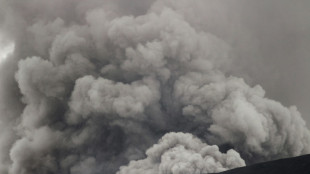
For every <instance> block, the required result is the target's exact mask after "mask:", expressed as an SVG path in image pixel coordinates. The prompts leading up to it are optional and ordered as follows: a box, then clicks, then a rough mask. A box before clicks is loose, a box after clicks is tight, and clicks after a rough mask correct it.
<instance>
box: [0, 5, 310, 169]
mask: <svg viewBox="0 0 310 174" xmlns="http://www.w3.org/2000/svg"><path fill="white" fill-rule="evenodd" d="M0 2H1V10H0V11H1V12H0V15H1V18H0V22H1V25H2V26H3V27H2V28H1V29H2V30H3V32H4V33H6V34H7V35H8V36H9V37H11V39H12V40H14V42H15V51H14V53H13V54H12V55H10V56H9V57H8V58H7V59H6V60H5V61H4V62H3V63H2V65H1V68H0V71H1V72H0V80H1V87H0V96H1V98H0V113H1V118H0V125H1V126H0V129H1V131H0V132H1V133H0V150H1V153H0V161H1V165H0V172H1V173H9V174H36V173H38V174H39V173H40V174H50V173H59V174H67V173H68V174H69V173H70V174H99V173H118V174H125V173H154V174H155V173H161V174H166V173H167V174H168V173H173V174H181V173H188V174H191V173H199V172H203V173H209V172H219V171H224V170H227V169H231V168H235V167H240V166H244V165H245V162H247V163H254V162H259V161H264V160H270V159H277V158H282V157H289V156H296V155H300V154H305V153H309V152H310V132H309V130H308V129H307V128H306V126H305V122H304V121H303V119H302V118H301V116H300V114H299V112H298V111H297V109H296V108H295V107H289V108H286V107H284V106H282V105H281V104H280V103H278V102H276V101H273V100H270V99H267V98H265V97H264V95H265V92H264V90H263V89H262V88H261V87H260V86H254V87H250V86H249V85H247V84H246V83H245V82H244V80H243V79H241V78H237V77H234V76H230V75H227V74H225V72H226V71H225V68H227V67H229V62H230V61H231V60H230V58H229V52H230V47H229V45H228V44H226V42H224V41H223V40H222V39H220V38H218V37H216V36H215V35H213V34H211V33H209V32H208V31H204V30H201V29H198V28H196V27H195V26H192V25H191V24H190V23H189V21H188V18H187V15H189V13H190V12H187V11H186V9H187V8H186V7H190V6H192V4H191V2H189V1H176V0H175V1H174V0H158V1H156V2H154V3H153V5H151V2H150V1H142V0H141V1H140V0H134V1H132V2H131V3H129V2H128V1H125V0H118V1H109V0H106V1H98V0H89V1H87V2H85V1H82V0H65V1H63V0H56V1H48V0H40V1H37V0H29V1H17V0H12V1H4V0H2V1H0ZM199 2H200V1H199ZM200 3H202V4H205V3H204V2H203V1H201V2H200ZM136 5H138V6H136ZM193 8H194V7H193ZM197 18H199V16H197ZM171 132H179V133H171ZM161 137H162V138H161ZM195 137H197V138H195ZM160 138H161V139H160ZM159 139H160V140H159ZM158 140H159V142H158ZM157 142H158V144H156V143H157ZM154 144H155V145H154ZM147 149H148V150H147ZM228 149H229V150H228ZM233 149H234V150H233ZM227 150H228V151H227ZM145 152H146V154H145ZM239 153H240V155H239ZM240 156H241V157H242V158H241V157H240ZM243 159H244V160H243ZM120 166H122V167H121V168H120Z"/></svg>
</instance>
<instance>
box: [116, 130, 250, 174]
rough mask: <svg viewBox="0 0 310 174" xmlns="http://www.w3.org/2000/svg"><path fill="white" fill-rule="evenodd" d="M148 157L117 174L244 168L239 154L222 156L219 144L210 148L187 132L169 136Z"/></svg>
mask: <svg viewBox="0 0 310 174" xmlns="http://www.w3.org/2000/svg"><path fill="white" fill-rule="evenodd" d="M146 154H147V158H146V159H143V160H139V161H133V162H130V164H129V166H128V167H121V170H120V172H119V173H118V174H131V173H132V174H133V173H135V174H140V173H141V174H142V173H150V174H151V173H154V174H155V173H180V174H181V173H193V174H194V173H215V172H222V171H225V170H227V169H231V168H235V167H241V166H244V165H245V163H244V160H243V159H241V157H240V155H239V153H237V152H236V151H234V150H229V151H228V152H227V154H222V153H221V152H220V151H219V148H218V147H217V146H216V145H213V146H209V145H207V144H204V143H202V142H201V141H200V140H199V139H197V138H195V137H193V136H192V135H191V134H184V133H168V134H166V135H165V136H163V137H162V138H161V139H160V141H159V144H156V145H154V146H153V147H151V148H150V149H148V150H147V151H146Z"/></svg>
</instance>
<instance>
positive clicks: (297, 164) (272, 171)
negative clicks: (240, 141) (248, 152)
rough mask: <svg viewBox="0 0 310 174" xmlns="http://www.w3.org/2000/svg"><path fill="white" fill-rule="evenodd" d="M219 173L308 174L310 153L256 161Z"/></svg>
mask: <svg viewBox="0 0 310 174" xmlns="http://www.w3.org/2000/svg"><path fill="white" fill-rule="evenodd" d="M219 174H310V155H303V156H298V157H293V158H286V159H279V160H275V161H269V162H264V163H258V164H254V165H251V166H246V167H240V168H236V169H232V170H228V171H225V172H221V173H219Z"/></svg>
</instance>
